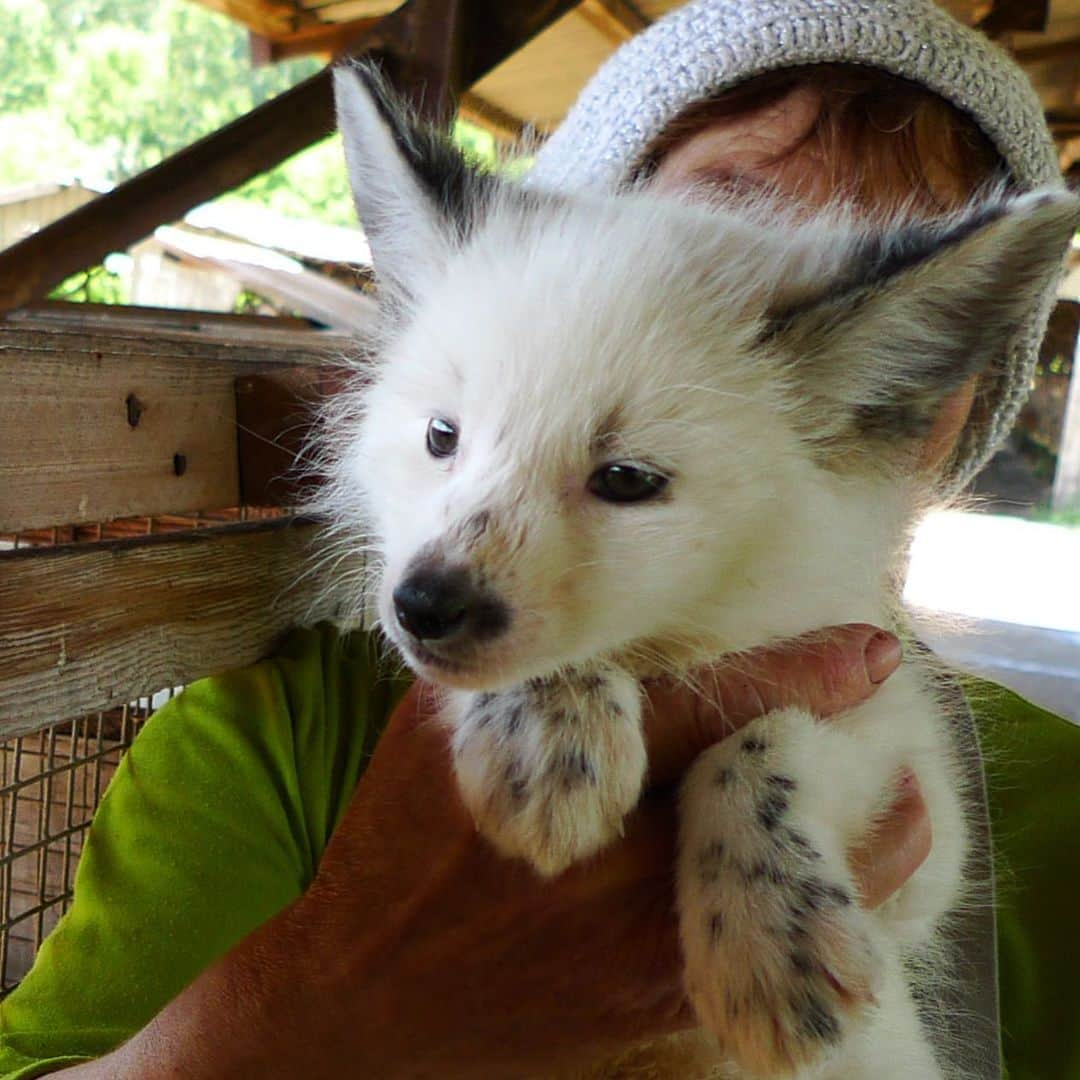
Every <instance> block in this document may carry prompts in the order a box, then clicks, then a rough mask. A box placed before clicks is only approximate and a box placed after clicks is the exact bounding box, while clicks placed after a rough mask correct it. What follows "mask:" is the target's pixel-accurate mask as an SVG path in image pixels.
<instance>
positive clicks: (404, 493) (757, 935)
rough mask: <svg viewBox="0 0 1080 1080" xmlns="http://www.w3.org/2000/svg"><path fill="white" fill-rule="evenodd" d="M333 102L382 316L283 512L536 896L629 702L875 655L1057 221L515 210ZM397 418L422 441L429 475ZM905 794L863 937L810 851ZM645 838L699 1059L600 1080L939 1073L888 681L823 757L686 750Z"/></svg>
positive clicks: (604, 793) (1036, 198)
mask: <svg viewBox="0 0 1080 1080" xmlns="http://www.w3.org/2000/svg"><path fill="white" fill-rule="evenodd" d="M337 83H338V108H339V117H340V121H341V126H342V129H343V132H344V135H345V143H346V151H347V156H348V160H349V166H350V172H351V174H352V179H353V184H354V190H355V193H356V198H357V204H358V208H359V210H360V214H361V218H362V220H363V224H364V226H365V228H366V229H367V232H368V235H369V238H370V240H371V243H372V248H373V251H374V253H375V258H376V270H377V272H378V273H379V275H380V279H381V281H382V286H383V303H384V307H385V310H386V312H387V320H386V330H385V337H384V340H383V342H382V344H381V348H380V349H379V351H378V356H377V358H376V360H375V361H374V363H373V364H371V365H370V366H365V370H364V371H363V372H361V373H360V375H359V376H358V379H357V384H356V387H355V389H354V390H353V391H351V392H349V393H347V394H346V395H344V396H343V397H342V398H341V399H339V400H338V402H336V403H335V405H334V407H333V412H332V414H331V416H330V422H329V430H328V440H329V441H328V444H327V445H328V448H329V449H328V452H327V462H328V466H327V468H328V473H329V478H328V482H327V484H326V487H325V490H324V495H323V496H322V505H321V509H323V510H324V511H325V512H326V513H327V514H328V515H329V517H330V518H331V520H332V523H333V526H334V529H335V531H336V535H337V543H338V550H339V552H340V553H341V554H342V555H343V556H345V557H349V556H351V555H352V554H353V553H355V552H359V551H365V552H367V551H370V554H371V557H372V558H373V562H374V570H375V573H374V596H375V605H376V608H377V615H378V619H379V622H380V624H381V626H382V628H383V630H384V631H385V633H386V634H387V635H388V636H389V637H390V638H391V639H392V640H393V641H394V643H395V644H396V645H397V646H398V647H399V649H400V650H401V652H402V654H403V655H404V657H405V658H406V660H407V661H408V662H409V664H410V665H411V666H412V667H414V668H415V670H416V671H417V672H418V673H419V674H421V675H423V676H424V677H425V678H427V679H429V680H431V681H434V682H436V683H439V684H442V685H443V686H444V687H446V688H447V694H446V708H445V712H446V716H447V719H448V721H449V722H450V724H451V725H452V727H453V732H454V734H453V745H454V753H455V766H456V768H457V772H458V777H459V780H460V783H461V788H462V793H463V795H464V797H465V799H466V802H467V803H468V805H469V806H470V807H471V809H472V810H473V812H474V813H475V815H476V818H477V822H478V824H479V825H480V827H481V828H482V830H483V831H484V832H485V834H486V835H487V836H488V837H489V838H490V839H491V840H492V842H493V843H495V844H496V846H497V847H498V848H499V849H500V850H502V851H504V852H505V853H506V854H508V855H512V856H520V857H523V858H526V859H528V860H530V861H531V862H532V863H533V864H534V866H536V867H537V869H538V870H539V871H540V872H542V873H557V872H559V871H560V870H562V869H563V868H564V867H565V866H567V865H568V864H569V863H571V862H572V861H574V860H576V859H579V858H582V857H584V856H586V855H588V854H590V853H591V852H593V851H595V850H597V849H598V848H600V847H602V846H603V845H604V844H605V843H607V842H608V841H609V840H610V839H611V838H612V837H614V836H615V835H617V834H618V832H619V830H620V827H621V822H622V819H623V817H624V815H625V814H626V813H627V812H628V811H629V810H630V809H631V808H632V806H633V805H634V803H635V802H636V800H637V798H638V795H639V793H640V791H641V787H642V784H643V781H644V776H645V768H646V760H645V753H644V746H643V742H642V735H641V726H640V709H641V704H640V692H639V689H638V680H639V678H640V677H641V676H643V675H649V674H655V673H658V672H666V673H669V674H674V675H675V676H677V677H680V678H690V677H691V675H690V673H691V672H692V671H693V669H694V668H695V666H697V665H700V664H703V663H705V662H707V661H710V660H714V659H715V658H717V657H719V656H721V655H722V654H726V653H732V652H736V651H740V650H744V649H747V648H749V647H751V646H754V645H759V644H762V643H765V642H769V641H773V640H776V639H779V638H785V637H790V636H793V635H796V634H801V633H804V632H807V631H810V630H813V629H815V628H818V627H821V626H824V625H828V624H835V623H844V622H869V623H875V624H878V625H881V626H887V627H892V628H894V629H898V628H899V627H898V614H897V596H898V579H897V567H898V566H899V565H901V561H902V556H903V552H904V549H905V546H906V543H907V539H908V535H909V531H910V526H911V524H912V522H913V520H914V518H915V516H916V515H917V513H918V512H919V510H920V508H921V504H922V503H923V502H924V501H925V495H924V492H923V486H924V485H923V482H922V481H919V480H917V479H915V478H914V477H915V470H914V469H913V468H912V463H913V461H914V455H915V453H916V447H917V445H918V437H919V436H920V435H921V434H922V433H924V432H925V430H926V425H927V423H928V422H929V419H930V418H931V417H932V416H933V414H934V406H935V405H936V403H937V402H939V401H940V400H941V399H942V398H943V397H944V395H945V394H947V392H948V391H949V390H950V389H952V388H953V387H955V386H957V385H959V383H961V382H962V381H963V380H964V379H965V378H966V377H967V376H968V375H969V374H971V373H973V372H975V371H977V370H979V368H980V366H981V365H982V364H984V363H987V362H989V361H990V359H991V357H992V355H993V354H994V350H993V349H992V348H991V347H990V343H991V342H993V343H996V344H999V343H1000V340H1001V338H1002V336H1003V335H1007V334H1008V333H1009V332H1010V329H1011V327H1013V326H1014V325H1015V323H1016V321H1017V317H1018V315H1019V313H1020V312H1022V311H1024V310H1026V308H1027V306H1029V305H1030V304H1031V303H1032V302H1033V299H1032V298H1033V297H1035V296H1037V295H1038V294H1039V292H1040V289H1041V287H1042V285H1043V284H1044V283H1045V280H1046V278H1047V276H1048V275H1050V274H1053V273H1055V272H1057V269H1058V267H1059V264H1060V256H1061V253H1062V250H1063V248H1064V245H1065V243H1066V241H1067V237H1068V235H1069V233H1070V231H1071V229H1072V228H1074V227H1075V226H1076V224H1077V218H1078V212H1077V202H1078V200H1076V199H1075V198H1073V197H1071V196H1068V195H1066V194H1064V193H1061V192H1049V193H1042V194H1038V195H1033V196H1026V197H1022V198H1018V199H1015V200H1011V201H999V202H998V203H995V204H994V205H992V206H990V207H986V206H983V207H977V208H972V210H971V211H970V212H969V213H968V214H966V215H963V216H961V217H959V218H957V219H955V220H952V221H949V222H944V223H939V224H938V225H937V226H935V227H934V228H923V227H912V228H901V227H900V226H899V225H894V226H893V227H891V228H890V229H884V228H882V227H878V228H874V227H871V226H868V225H866V224H865V223H860V222H858V221H856V220H854V219H853V218H851V217H849V216H846V215H845V214H844V213H843V212H842V211H840V210H837V209H834V210H832V211H830V212H828V213H826V214H823V215H820V216H818V217H816V218H814V219H813V220H809V221H806V220H799V219H797V218H796V217H795V216H794V215H792V214H784V213H782V212H781V211H780V210H778V208H777V207H775V206H772V205H769V204H767V203H761V204H759V205H758V206H756V207H745V206H744V207H733V206H717V205H706V204H703V203H701V202H694V201H693V200H684V201H677V200H672V199H659V198H655V197H650V196H649V195H648V194H647V193H627V194H612V195H603V194H592V195H573V196H568V195H545V194H544V193H541V192H535V191H527V192H522V191H521V190H519V189H517V188H514V187H513V186H511V185H503V184H500V183H498V182H496V181H494V180H493V179H491V178H490V177H488V178H485V177H477V176H474V175H472V174H471V173H470V172H469V171H468V170H467V169H466V168H464V167H463V166H462V163H461V162H460V161H459V160H457V159H455V158H454V156H453V155H452V153H451V152H450V151H448V150H447V148H446V147H445V145H443V144H441V143H440V142H439V140H437V139H436V138H434V137H433V136H431V135H430V134H429V133H425V132H423V131H420V130H417V129H415V128H413V127H411V126H410V125H409V123H408V122H407V120H405V119H404V118H402V116H400V115H399V114H397V113H396V112H395V107H394V105H393V103H392V101H390V100H389V99H388V97H387V95H386V94H385V92H384V90H383V89H382V87H381V86H380V85H379V83H378V80H377V78H375V77H374V76H372V74H371V73H370V72H366V73H365V72H357V71H356V70H355V69H342V70H340V71H339V72H338V76H337ZM1006 283H1007V286H1008V287H1006ZM433 419H436V420H439V421H440V422H443V423H445V424H447V425H449V426H450V427H452V429H453V430H454V432H455V438H456V440H457V442H456V445H455V446H454V447H453V448H452V449H451V451H450V452H449V453H448V454H446V455H445V456H442V457H438V456H434V455H433V452H432V451H431V450H430V449H429V447H428V445H427V440H428V437H429V436H428V430H429V425H430V424H431V422H432V420H433ZM612 464H615V465H618V466H619V467H621V468H623V469H629V470H638V474H640V473H645V474H648V475H649V476H653V477H661V478H662V479H663V481H666V484H665V485H664V486H663V487H662V489H657V492H656V493H655V494H654V495H653V496H652V497H643V498H641V499H640V500H639V501H631V502H625V503H619V502H612V501H608V500H607V497H606V496H605V497H604V498H601V497H598V495H597V494H596V493H595V492H594V491H593V490H592V489H591V486H590V485H592V484H593V480H594V479H595V477H596V476H597V475H598V474H599V473H600V472H603V471H604V470H605V469H607V468H609V467H610V466H611V465H612ZM605 476H607V474H606V473H605ZM591 478H593V479H591ZM605 490H606V489H605ZM451 579H452V580H453V582H454V583H455V584H454V585H453V588H454V589H456V590H457V592H456V593H455V595H458V594H460V596H459V600H460V603H458V608H460V611H459V610H458V608H455V609H454V610H455V612H456V614H455V618H460V619H461V620H463V622H462V623H461V626H462V627H463V629H460V630H458V631H455V632H454V633H452V634H446V633H445V632H444V631H445V627H443V626H440V627H439V629H438V633H436V632H435V631H431V632H430V634H429V633H428V631H424V632H419V631H417V629H416V627H417V625H419V624H416V623H410V617H411V616H410V615H409V611H410V610H411V609H409V607H408V605H409V604H413V603H420V604H427V605H428V606H429V607H430V605H431V603H432V602H433V601H432V596H433V595H435V594H436V593H439V590H443V591H445V590H446V589H448V588H450V586H449V585H447V582H450V581H451ZM410 582H411V583H412V584H413V585H415V586H416V587H415V588H413V589H412V592H411V593H409V594H408V597H406V593H405V592H402V588H403V585H407V584H408V583H410ZM417 582H419V584H416V583H417ZM347 587H348V588H352V589H353V590H354V593H355V595H353V596H351V597H350V598H348V599H347V600H346V604H347V606H349V607H350V608H351V610H353V611H354V612H356V613H358V612H359V611H360V609H361V606H362V604H363V603H365V602H366V601H365V600H363V599H362V598H361V597H360V595H359V593H358V591H356V582H355V580H354V579H351V578H350V579H349V581H348V583H347ZM439 595H440V596H441V595H442V594H441V593H439ZM417 596H419V600H417V599H416V598H417ZM440 602H441V600H440ZM424 610H425V611H426V610H428V609H427V608H425V609H424ZM462 612H463V613H462ZM413 615H415V612H414V613H413ZM415 617H417V618H419V617H420V616H418V615H416V616H415ZM425 625H426V624H425ZM407 626H411V627H412V630H413V632H410V631H409V630H408V629H407V628H406V627H407ZM425 634H427V635H428V636H425ZM905 769H910V770H913V771H914V772H915V773H916V774H917V775H918V778H919V782H920V785H921V788H922V791H923V793H924V796H925V799H926V802H927V805H928V809H929V814H930V819H931V822H932V827H933V835H934V843H933V850H932V852H931V855H930V857H929V858H928V859H927V861H926V863H925V864H924V865H923V867H922V868H921V869H920V870H919V871H918V873H917V874H916V875H915V876H914V877H913V878H912V879H911V881H910V882H909V883H908V884H907V885H906V886H904V888H903V889H901V890H900V892H899V893H898V894H897V895H895V896H894V897H893V898H892V900H890V901H889V902H888V903H887V904H886V905H884V906H883V907H882V908H879V909H878V910H876V911H874V912H866V911H863V910H862V908H861V907H860V906H859V905H858V904H857V903H855V897H856V893H855V886H854V882H853V880H852V878H851V874H850V871H849V869H848V867H847V863H846V860H845V854H844V853H845V850H846V849H847V848H848V847H849V846H850V845H851V844H852V843H853V842H854V841H855V840H856V839H858V838H859V837H861V836H863V835H864V834H865V832H866V829H867V824H868V822H871V821H873V820H874V818H875V816H876V815H878V814H879V813H880V812H881V811H882V809H883V806H882V800H883V799H885V798H887V793H888V792H889V791H890V790H891V789H892V785H893V784H894V782H895V781H896V779H897V777H898V776H899V775H900V773H901V771H902V770H905ZM681 821H682V825H681V830H682V831H681V842H680V855H679V866H678V897H679V908H680V919H681V925H682V940H683V946H684V952H685V960H686V971H687V988H688V992H689V994H690V997H691V1000H692V1001H693V1003H694V1005H695V1007H696V1008H697V1011H698V1014H699V1017H700V1019H701V1022H702V1025H703V1029H704V1031H705V1032H706V1033H707V1034H702V1035H701V1036H700V1038H698V1039H696V1040H692V1041H691V1042H692V1044H693V1045H691V1042H687V1041H685V1040H684V1041H683V1043H682V1044H680V1045H679V1046H675V1045H674V1044H672V1045H669V1046H667V1047H665V1048H664V1049H663V1050H659V1049H657V1051H656V1053H655V1054H652V1057H651V1058H650V1057H649V1054H645V1055H644V1057H642V1054H643V1052H642V1051H640V1050H637V1051H635V1052H634V1053H635V1055H636V1057H635V1060H636V1064H635V1065H634V1066H633V1067H634V1068H635V1069H638V1070H641V1071H639V1072H635V1073H634V1075H657V1076H660V1075H672V1076H675V1075H678V1076H704V1075H716V1076H728V1075H731V1076H741V1075H755V1076H787V1075H792V1074H793V1073H797V1074H798V1076H800V1077H806V1078H809V1077H822V1078H824V1077H828V1078H833V1080H841V1078H855V1077H859V1078H869V1077H873V1078H874V1080H881V1078H886V1077H897V1078H900V1077H904V1078H910V1077H919V1078H926V1080H931V1078H932V1077H934V1076H938V1075H946V1074H950V1075H951V1073H949V1069H950V1068H951V1067H950V1066H948V1065H947V1063H945V1062H943V1061H937V1060H936V1059H935V1055H934V1052H933V1051H932V1050H931V1040H930V1038H929V1037H928V1035H927V1033H926V1032H925V1031H924V1030H923V1029H922V1027H921V1025H920V1021H919V1019H918V1017H917V1015H916V1010H915V1006H914V1004H913V1001H912V997H911V991H910V988H909V985H908V984H909V979H910V978H911V976H909V975H907V974H905V970H904V965H905V964H906V963H908V962H909V961H911V960H912V958H914V957H916V956H917V955H919V954H924V953H925V952H926V951H927V949H928V948H929V947H930V945H931V943H932V941H933V939H934V936H935V933H936V931H937V930H938V928H939V927H940V925H941V923H942V920H943V918H944V917H945V916H946V915H947V913H948V912H949V911H950V910H951V909H952V908H953V907H954V906H955V905H956V904H957V903H958V902H959V900H960V898H961V896H962V893H963V889H964V883H963V866H964V862H965V857H966V850H967V829H966V825H965V810H964V805H963V791H962V785H961V781H960V770H959V768H958V762H957V760H956V757H955V752H954V749H953V745H952V741H951V738H950V732H949V724H948V721H947V719H946V718H945V716H944V714H943V711H942V708H941V706H940V705H939V704H938V702H937V699H936V697H935V693H934V690H933V687H932V678H931V676H930V674H929V672H928V671H927V670H926V669H925V668H924V667H922V666H920V664H918V663H917V662H914V661H911V660H909V661H908V662H907V663H906V664H905V665H904V667H903V668H902V669H901V670H900V671H899V672H897V673H896V674H895V675H894V676H893V677H892V678H891V679H890V680H889V681H888V682H887V683H886V684H885V686H884V687H882V689H881V690H880V691H879V692H878V693H877V694H876V695H875V696H874V697H873V698H872V699H871V700H870V701H869V702H868V703H867V704H865V705H862V706H860V707H859V708H857V709H853V710H851V711H850V712H849V713H847V714H846V715H845V716H844V717H842V718H840V719H834V720H832V721H830V722H829V723H828V724H827V725H826V724H823V723H821V722H819V721H817V720H816V719H815V718H813V717H812V716H809V715H808V714H806V713H804V712H801V711H799V710H786V711H782V712H776V713H772V714H769V715H768V716H766V717H764V718H762V719H761V720H759V721H756V722H755V723H754V724H751V725H750V726H749V727H748V728H746V729H745V732H744V734H742V735H741V736H738V737H735V738H731V739H728V740H726V741H725V742H723V743H721V744H719V745H717V746H715V747H713V748H712V749H710V750H709V751H707V752H706V753H705V754H703V755H702V756H701V758H700V759H699V760H698V762H697V763H696V764H695V766H694V767H693V768H692V769H691V771H690V773H689V774H688V776H687V777H686V779H685V782H684V784H683V791H682V801H681ZM646 1058H648V1059H649V1060H651V1062H652V1063H651V1065H649V1066H645V1065H644V1064H643V1063H642V1062H643V1061H644V1060H645V1059H646ZM664 1062H666V1063H667V1064H664ZM598 1068H599V1071H600V1074H603V1075H620V1073H619V1071H618V1067H615V1066H612V1067H611V1068H610V1069H609V1072H608V1073H606V1074H605V1073H604V1067H603V1066H598ZM627 1068H629V1066H627ZM649 1070H651V1071H649ZM665 1070H667V1071H665Z"/></svg>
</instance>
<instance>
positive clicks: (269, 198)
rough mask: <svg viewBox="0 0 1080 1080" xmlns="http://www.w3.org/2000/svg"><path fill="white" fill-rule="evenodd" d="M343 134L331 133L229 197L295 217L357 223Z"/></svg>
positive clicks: (339, 223)
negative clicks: (342, 145) (342, 141)
mask: <svg viewBox="0 0 1080 1080" xmlns="http://www.w3.org/2000/svg"><path fill="white" fill-rule="evenodd" d="M344 162H345V157H344V152H343V150H342V148H341V137H340V136H339V135H332V136H331V137H330V138H328V139H324V140H323V141H322V142H320V143H316V144H315V145H314V146H310V147H308V149H307V150H303V151H301V152H300V153H299V154H296V155H295V156H293V157H291V158H289V160H288V161H284V162H282V163H281V164H280V165H279V166H278V167H277V168H276V169H271V170H270V171H269V172H266V173H263V174H262V175H261V176H256V177H254V179H252V180H249V181H248V182H247V183H246V184H244V185H243V187H239V188H237V189H236V191H234V192H232V193H231V194H230V195H227V196H225V198H226V200H230V199H240V200H243V201H245V202H256V203H259V204H260V205H262V206H268V207H270V209H271V210H275V211H277V213H279V214H285V215H287V216H288V217H294V218H315V219H316V220H318V221H323V222H326V224H328V225H355V224H356V211H355V210H354V209H353V201H352V193H351V192H350V191H349V181H348V178H347V177H346V175H345V164H344Z"/></svg>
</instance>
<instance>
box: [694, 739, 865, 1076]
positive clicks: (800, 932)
mask: <svg viewBox="0 0 1080 1080" xmlns="http://www.w3.org/2000/svg"><path fill="white" fill-rule="evenodd" d="M779 719H780V718H778V720H779ZM783 727H784V725H783V724H782V723H781V722H777V723H770V720H768V719H767V720H765V721H759V722H758V723H755V724H753V725H751V726H750V727H749V728H747V730H746V732H745V733H744V734H743V735H741V736H735V737H732V738H730V739H728V740H726V741H725V742H723V743H721V744H718V745H717V746H714V747H712V748H711V749H710V750H708V751H707V752H706V753H704V754H702V756H701V757H700V758H699V759H698V761H697V762H696V763H695V765H694V767H693V769H692V770H691V772H690V773H689V774H688V776H687V779H686V782H685V786H684V788H683V803H682V821H681V828H682V836H681V843H680V856H679V900H680V908H681V910H680V917H681V931H682V940H683V949H684V953H685V961H686V977H687V988H688V992H689V995H690V998H691V1000H692V1001H693V1003H694V1007H695V1009H696V1010H697V1012H698V1016H699V1017H700V1019H701V1021H702V1023H703V1024H704V1025H705V1026H706V1027H707V1028H709V1029H710V1030H711V1031H713V1033H714V1034H716V1035H717V1036H718V1037H719V1039H720V1042H721V1045H722V1047H723V1049H724V1051H725V1052H726V1053H727V1054H728V1055H729V1056H730V1057H731V1058H732V1060H733V1061H734V1062H735V1063H736V1064H737V1065H738V1066H740V1067H741V1068H742V1069H743V1070H744V1071H745V1072H747V1073H749V1074H751V1075H754V1076H787V1075H790V1074H791V1073H792V1072H794V1071H796V1070H797V1069H799V1068H802V1067H806V1066H809V1065H812V1064H814V1063H816V1062H819V1061H820V1060H822V1058H823V1057H825V1056H827V1055H828V1054H829V1053H830V1052H831V1051H833V1050H834V1049H835V1048H836V1047H838V1046H839V1045H840V1044H841V1043H842V1042H843V1041H844V1039H845V1038H846V1036H847V1034H848V1032H849V1030H850V1029H851V1028H852V1027H854V1026H857V1025H859V1024H861V1023H863V1022H865V1021H866V1020H867V1019H869V1015H870V1011H871V1010H873V1008H874V1007H875V1005H876V991H877V987H878V984H879V980H880V978H881V974H882V970H883V969H882V958H881V956H880V955H879V954H878V952H877V950H876V948H875V946H874V943H873V939H872V936H871V924H870V921H869V919H868V917H867V916H866V914H865V913H864V912H863V911H862V909H861V908H860V907H859V906H858V904H857V903H856V902H855V895H854V892H853V887H852V883H851V879H850V874H849V873H848V871H847V868H846V866H845V864H844V862H843V859H842V856H841V857H839V858H838V857H836V855H835V854H834V853H828V852H826V850H825V845H824V844H822V845H819V844H818V843H816V842H815V840H814V838H813V837H814V833H815V828H814V826H815V823H814V820H813V817H812V816H811V815H808V814H807V813H806V809H807V808H806V807H803V806H801V805H800V781H799V779H798V778H797V776H796V775H795V771H794V770H792V769H789V768H785V762H784V760H783V759H784V755H783V753H782V751H781V748H780V744H782V742H783ZM819 835H820V834H819Z"/></svg>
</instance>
